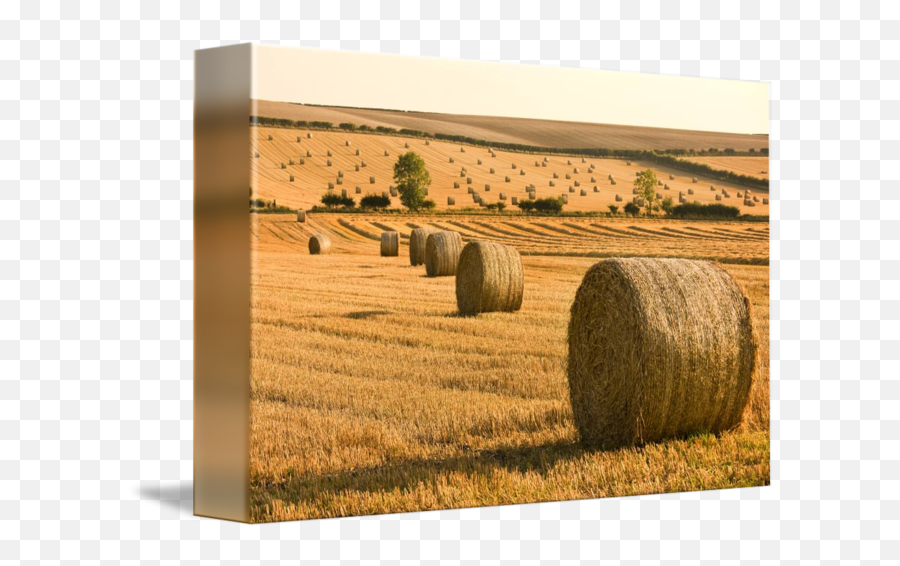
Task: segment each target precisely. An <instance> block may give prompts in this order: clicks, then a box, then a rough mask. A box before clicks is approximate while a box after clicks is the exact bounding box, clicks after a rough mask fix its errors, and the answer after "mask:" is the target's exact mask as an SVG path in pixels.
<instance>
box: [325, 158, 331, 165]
mask: <svg viewBox="0 0 900 566" xmlns="http://www.w3.org/2000/svg"><path fill="white" fill-rule="evenodd" d="M325 165H327V166H329V167H331V160H330V159H329V160H328V161H327V162H326V163H325Z"/></svg>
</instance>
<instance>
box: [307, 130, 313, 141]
mask: <svg viewBox="0 0 900 566" xmlns="http://www.w3.org/2000/svg"><path fill="white" fill-rule="evenodd" d="M306 139H308V140H311V139H312V132H307V133H306Z"/></svg>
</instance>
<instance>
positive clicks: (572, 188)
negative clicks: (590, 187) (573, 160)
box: [569, 185, 575, 193]
mask: <svg viewBox="0 0 900 566" xmlns="http://www.w3.org/2000/svg"><path fill="white" fill-rule="evenodd" d="M569 192H570V193H574V192H575V187H573V186H572V185H569Z"/></svg>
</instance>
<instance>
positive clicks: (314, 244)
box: [309, 232, 331, 255]
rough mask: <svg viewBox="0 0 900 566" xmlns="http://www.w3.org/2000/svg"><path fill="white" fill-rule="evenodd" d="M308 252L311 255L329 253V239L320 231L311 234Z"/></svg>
mask: <svg viewBox="0 0 900 566" xmlns="http://www.w3.org/2000/svg"><path fill="white" fill-rule="evenodd" d="M309 253H310V254H312V255H325V254H330V253H331V240H330V239H329V238H328V236H326V235H325V234H323V233H321V232H319V233H317V234H313V235H312V237H311V238H310V239H309Z"/></svg>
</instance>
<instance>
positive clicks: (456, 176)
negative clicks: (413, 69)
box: [248, 127, 769, 215]
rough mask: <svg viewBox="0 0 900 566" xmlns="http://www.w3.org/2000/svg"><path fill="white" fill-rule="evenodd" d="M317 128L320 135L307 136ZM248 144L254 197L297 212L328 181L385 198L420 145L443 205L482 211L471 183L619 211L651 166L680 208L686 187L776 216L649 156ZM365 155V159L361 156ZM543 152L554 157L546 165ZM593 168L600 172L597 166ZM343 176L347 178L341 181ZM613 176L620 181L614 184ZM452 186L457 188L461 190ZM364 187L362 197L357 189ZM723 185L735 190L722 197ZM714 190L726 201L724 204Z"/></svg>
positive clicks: (280, 138) (337, 137)
mask: <svg viewBox="0 0 900 566" xmlns="http://www.w3.org/2000/svg"><path fill="white" fill-rule="evenodd" d="M310 133H311V134H312V138H308V137H306V136H307V134H310ZM269 136H271V137H272V139H271V140H270V139H269ZM298 138H299V140H300V141H297V140H298ZM348 142H349V143H350V145H347V143H348ZM406 146H408V147H406ZM248 150H249V156H248V157H249V159H250V167H251V179H252V188H253V195H254V198H263V199H267V200H272V199H275V200H276V201H277V203H278V204H279V205H282V206H289V207H291V208H302V209H308V208H311V207H313V206H316V205H321V198H322V196H323V195H324V194H325V193H326V191H327V190H328V187H329V183H331V184H332V185H333V186H334V187H333V188H334V190H335V191H336V192H338V193H340V192H341V191H342V190H346V191H347V194H348V196H351V197H353V198H354V199H355V200H356V202H357V204H358V203H359V201H360V198H361V197H363V196H365V195H366V194H368V193H373V194H378V195H380V194H382V193H383V192H386V191H389V189H390V186H391V185H393V184H394V179H393V175H394V172H393V171H394V170H393V167H394V164H395V163H396V162H397V157H398V156H400V155H401V154H402V153H405V152H407V151H413V152H415V153H417V154H418V155H420V156H421V157H422V158H423V159H424V160H425V165H426V167H427V169H428V172H429V173H430V175H431V181H432V182H431V186H430V187H429V197H430V198H433V199H434V201H435V203H436V204H437V207H438V209H450V210H459V209H462V208H471V207H476V208H477V205H476V204H475V202H474V200H473V197H472V195H470V194H469V192H468V189H469V188H472V189H473V190H475V191H477V192H478V193H479V194H480V195H481V197H482V198H483V199H484V202H485V203H496V202H500V201H501V198H502V197H501V193H502V194H503V196H505V199H506V200H504V201H503V202H505V203H506V205H507V206H509V207H510V208H512V209H515V207H514V206H513V204H512V199H513V197H515V198H517V199H525V198H527V192H526V187H527V186H528V185H534V187H535V194H536V197H537V198H545V197H552V198H555V197H558V196H560V195H567V197H568V200H569V202H568V204H567V205H566V207H565V210H567V211H593V212H597V211H602V212H608V210H609V209H608V206H609V205H611V204H612V205H618V206H619V210H620V211H621V209H622V207H623V206H624V205H625V203H626V202H629V201H631V199H632V198H633V196H634V195H633V194H632V190H633V188H634V178H635V173H636V172H638V171H644V170H646V169H652V170H653V171H654V172H655V173H656V175H657V177H658V179H659V180H660V181H662V183H663V185H661V186H659V187H658V190H657V192H658V193H659V194H660V195H661V196H662V197H672V200H673V201H674V203H675V204H678V194H679V192H681V193H683V194H684V197H685V198H686V199H687V200H688V201H691V202H693V201H697V202H701V203H703V204H710V203H714V202H720V203H721V204H727V205H730V206H735V207H737V208H738V209H740V211H741V213H743V214H756V215H767V214H768V213H769V206H768V205H767V204H763V202H762V199H764V198H765V199H768V197H769V194H768V192H767V191H759V190H754V191H752V193H753V195H755V196H756V197H757V199H758V201H757V202H755V203H754V206H753V207H749V206H746V205H745V204H744V199H743V198H740V197H738V194H739V193H743V192H744V191H746V190H747V189H746V187H742V186H741V185H736V184H733V183H727V182H722V181H718V180H715V179H712V178H707V177H704V176H702V175H695V174H691V173H686V172H684V171H680V170H677V169H674V168H671V167H666V166H660V165H657V164H655V163H650V162H641V161H631V162H629V161H627V160H624V159H599V158H586V159H584V160H583V161H582V158H581V157H573V156H568V157H567V156H559V155H542V154H528V153H514V152H507V151H501V150H495V152H494V153H495V155H496V157H491V154H490V152H489V151H488V148H484V147H475V146H468V145H462V144H458V143H451V142H442V141H437V140H430V141H429V142H428V144H427V145H426V140H424V139H418V138H404V137H400V136H386V135H375V134H354V133H345V132H320V131H313V132H309V131H307V130H300V129H285V128H268V127H251V128H250V147H249V148H248ZM357 151H359V153H360V155H356V152H357ZM385 152H387V155H385ZM329 153H331V155H329ZM257 155H259V157H256V156H257ZM545 157H546V158H547V160H548V161H547V162H546V166H542V165H541V163H543V162H544V158H545ZM451 159H452V160H453V161H452V162H451ZM747 159H757V158H747ZM479 162H480V163H479ZM329 163H330V164H331V165H329ZM363 163H364V164H365V166H363ZM535 163H537V165H535ZM629 163H630V165H629ZM282 164H284V168H282ZM591 165H593V166H594V171H593V172H590V171H589V168H590V167H591ZM357 167H359V170H358V171H357ZM464 168H465V173H463V172H462V170H463V169H464ZM492 169H493V172H491V170H492ZM523 171H524V174H523V173H522V172H523ZM339 172H340V173H342V174H343V176H341V177H339ZM554 175H555V176H556V177H554ZM610 175H612V176H613V179H614V180H615V182H616V184H615V185H613V184H612V182H611V181H610V180H609V176H610ZM566 176H568V177H569V178H568V179H567V178H566ZM694 176H696V178H697V182H696V183H694V182H693V178H694ZM292 177H293V181H291V178H292ZM373 178H374V182H372V181H373ZM507 178H509V181H507V180H506V179H507ZM470 180H471V183H469V181H470ZM339 182H340V183H341V184H338V183H339ZM454 183H458V184H459V186H458V187H455V186H454ZM551 184H552V186H551ZM666 185H668V187H669V188H668V189H666V188H665V187H666ZM357 187H359V189H360V193H357V192H356V188H357ZM570 187H571V189H572V191H570V190H569V189H570ZM594 187H597V191H596V192H595V191H594ZM723 190H724V191H726V192H727V193H728V196H724V195H723V194H722V193H723ZM582 191H584V192H585V194H584V195H582ZM691 192H693V194H691ZM388 194H390V193H388ZM616 195H618V196H620V197H621V198H622V201H621V202H617V201H616ZM716 195H720V196H721V197H722V200H721V201H716ZM447 197H453V198H454V199H456V203H455V204H454V205H449V204H448V201H447ZM391 207H392V208H400V207H401V204H400V199H399V198H396V197H395V198H392V199H391Z"/></svg>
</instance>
